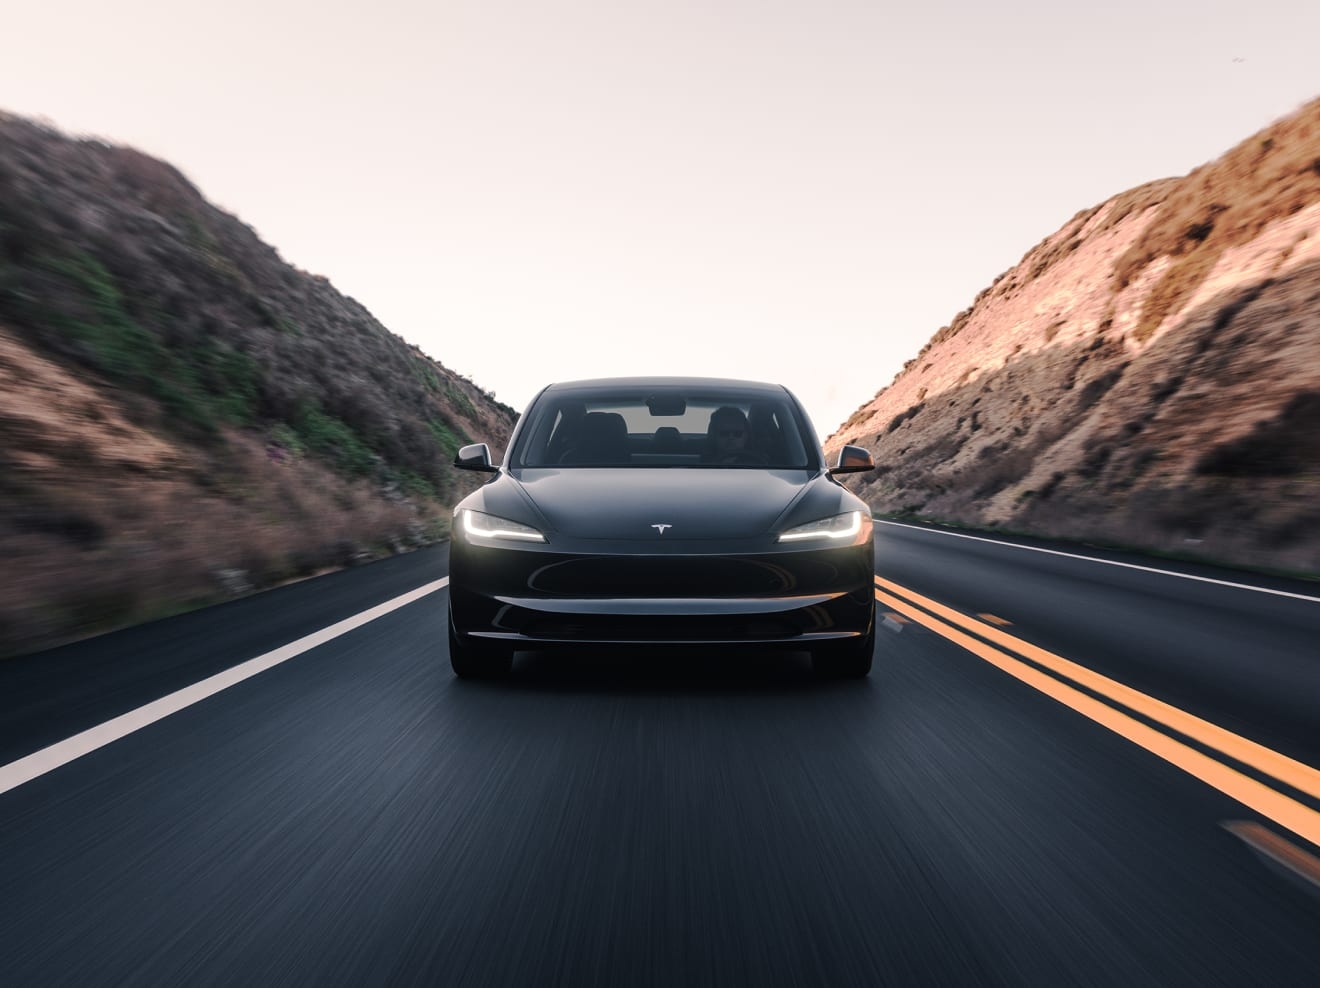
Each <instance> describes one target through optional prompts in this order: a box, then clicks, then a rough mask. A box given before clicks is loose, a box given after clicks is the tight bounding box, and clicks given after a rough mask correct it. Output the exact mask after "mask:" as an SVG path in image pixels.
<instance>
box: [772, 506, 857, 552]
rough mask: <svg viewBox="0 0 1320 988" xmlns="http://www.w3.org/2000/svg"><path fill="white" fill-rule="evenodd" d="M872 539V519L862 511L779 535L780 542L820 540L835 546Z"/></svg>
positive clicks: (850, 512)
mask: <svg viewBox="0 0 1320 988" xmlns="http://www.w3.org/2000/svg"><path fill="white" fill-rule="evenodd" d="M870 537H871V517H870V515H868V514H866V513H865V512H862V511H848V512H846V513H844V514H841V515H835V516H834V517H832V518H822V519H820V521H812V522H807V524H805V525H795V526H794V527H793V528H790V529H786V530H785V531H782V532H780V533H779V538H778V539H777V540H776V541H778V542H806V541H807V540H809V539H811V540H819V541H821V542H832V543H834V544H835V545H839V544H843V545H861V544H862V543H864V542H865V541H866V540H867V539H868V538H870Z"/></svg>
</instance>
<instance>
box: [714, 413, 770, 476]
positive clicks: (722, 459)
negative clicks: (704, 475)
mask: <svg viewBox="0 0 1320 988" xmlns="http://www.w3.org/2000/svg"><path fill="white" fill-rule="evenodd" d="M750 444H751V430H750V429H749V428H748V425H747V416H746V415H744V414H743V413H742V410H741V409H739V408H736V407H734V406H733V405H722V406H720V407H719V408H717V409H715V411H713V412H711V415H710V425H709V426H708V427H707V429H706V456H705V457H704V459H705V461H706V462H707V463H749V462H755V461H758V460H760V459H761V458H760V457H759V456H757V455H756V454H755V453H752V452H750V451H749V450H748V447H749V446H750Z"/></svg>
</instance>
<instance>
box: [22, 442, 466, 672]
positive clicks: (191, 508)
mask: <svg viewBox="0 0 1320 988" xmlns="http://www.w3.org/2000/svg"><path fill="white" fill-rule="evenodd" d="M230 438H231V442H230V449H231V452H230V455H229V456H227V457H226V459H225V461H224V462H223V463H215V464H212V469H213V470H214V472H213V473H207V474H203V475H198V476H189V475H186V474H182V473H178V472H173V473H165V474H157V475H150V476H137V475H134V474H132V473H131V472H127V471H123V470H108V471H102V472H101V473H99V474H96V475H93V474H89V473H86V472H84V473H81V474H75V475H72V476H70V477H67V478H66V479H64V480H63V481H60V480H57V479H55V478H52V477H32V476H28V477H19V478H14V477H13V476H12V475H11V476H10V478H9V481H8V482H7V483H6V485H5V486H4V487H3V488H0V540H2V541H3V544H4V546H5V552H6V564H5V567H4V569H3V571H2V572H0V655H4V654H13V653H16V652H25V651H31V650H33V649H36V648H41V647H46V646H49V645H53V644H56V643H59V642H62V641H68V640H72V639H75V638H79V637H84V636H86V635H88V634H94V633H98V632H102V631H105V630H109V629H111V628H114V627H120V626H124V625H128V624H133V623H136V622H139V621H143V620H148V619H151V618H155V617H160V616H163V615H166V614H169V613H174V612H177V611H180V610H184V609H188V608H190V607H194V606H198V605H202V604H206V603H211V602H215V601H218V600H221V599H224V598H225V597H226V596H228V595H229V594H228V593H227V592H226V590H225V588H224V584H223V581H222V579H221V576H220V573H221V571H224V570H241V571H243V574H244V579H245V581H246V582H247V583H248V584H250V586H251V587H252V588H253V589H259V588H265V587H270V586H274V585H277V584H279V583H281V582H285V581H288V580H291V579H298V578H301V577H306V576H310V575H313V574H315V573H318V572H322V571H325V570H328V569H333V568H338V567H342V566H346V565H349V564H351V563H353V562H355V561H358V560H360V559H363V558H370V557H374V556H380V555H385V554H388V553H390V552H394V551H400V550H403V549H407V548H412V547H415V546H417V545H421V544H425V543H427V542H430V541H434V540H435V539H437V538H439V537H442V536H445V535H447V534H448V529H447V524H448V522H447V516H446V513H445V512H444V509H442V508H441V507H440V506H438V505H434V504H431V503H429V502H427V503H414V502H411V501H404V500H394V499H391V498H390V497H388V496H385V495H384V494H383V493H382V491H380V490H379V489H378V488H375V487H373V486H372V485H371V484H368V483H367V482H365V481H349V480H345V479H344V478H342V477H339V476H337V475H336V474H334V473H332V472H331V471H329V470H328V469H326V468H325V467H324V466H322V465H321V464H319V463H317V462H316V461H314V460H310V459H304V458H292V459H285V460H284V461H283V462H276V461H275V460H272V459H271V457H270V456H269V455H268V453H267V451H266V448H265V446H264V444H263V443H262V442H261V441H260V439H259V438H258V437H255V436H251V435H234V436H232V437H230Z"/></svg>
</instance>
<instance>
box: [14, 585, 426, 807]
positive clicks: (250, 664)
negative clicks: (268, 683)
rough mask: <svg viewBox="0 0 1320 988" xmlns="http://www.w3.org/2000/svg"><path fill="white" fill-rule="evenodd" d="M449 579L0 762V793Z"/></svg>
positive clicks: (152, 722)
mask: <svg viewBox="0 0 1320 988" xmlns="http://www.w3.org/2000/svg"><path fill="white" fill-rule="evenodd" d="M448 583H449V577H447V576H446V577H444V578H443V579H439V580H435V581H433V582H431V583H427V584H425V585H423V586H420V587H418V588H417V589H416V590H410V591H408V593H406V594H403V595H401V596H399V597H395V598H394V599H393V600H387V601H386V602H385V603H383V604H377V605H376V606H375V607H371V608H368V609H367V610H365V611H362V612H361V613H358V614H354V615H353V616H352V617H350V618H345V619H344V620H342V621H339V622H337V623H336V624H332V625H329V626H328V627H325V628H322V629H321V630H320V631H314V632H312V633H311V634H310V635H307V636H305V637H303V638H299V639H298V640H297V641H292V642H289V643H288V644H287V645H281V646H280V647H279V648H277V649H275V650H274V651H271V652H267V653H266V654H264V655H258V656H257V657H256V658H255V659H248V660H247V661H246V662H243V663H240V664H239V665H236V666H234V667H233V668H232V669H226V670H225V671H224V672H219V673H216V674H215V675H214V676H211V677H209V678H207V679H203V680H202V681H201V682H200V683H193V685H191V686H185V687H184V688H183V689H181V690H177V691H176V692H174V693H171V694H169V695H168V696H163V697H161V698H160V699H159V700H153V701H152V702H151V703H148V704H146V705H145V706H142V707H138V708H137V709H136V710H130V711H129V712H128V713H126V714H120V715H119V716H118V717H115V718H113V719H112V720H108V721H106V722H105V723H104V724H98V725H97V726H96V727H91V728H88V729H87V730H85V731H83V732H82V733H81V734H75V735H74V736H73V737H71V738H65V739H64V740H63V741H57V742H55V743H54V744H53V745H51V746H50V747H48V748H42V749H41V750H40V751H34V752H33V753H32V754H30V755H26V756H25V757H23V758H20V759H18V760H17V761H13V762H10V763H9V764H8V765H4V766H0V794H3V793H6V792H8V791H9V790H10V789H14V788H16V787H17V786H21V785H22V784H23V783H25V782H31V781H32V780H33V779H35V778H37V777H38V776H42V775H45V774H46V773H47V772H51V771H53V770H55V769H57V768H59V767H60V766H61V765H67V764H68V763H69V762H71V761H73V760H74V759H76V758H81V757H82V756H83V755H86V754H88V753H89V752H92V751H95V750H96V749H97V748H101V747H104V746H105V745H107V744H109V743H110V742H112V741H118V740H119V739H120V738H122V737H126V736H127V735H129V734H132V733H133V732H134V731H140V730H142V728H144V727H146V726H147V725H149V724H154V723H155V722H156V721H158V720H160V719H162V718H164V717H168V716H169V715H170V714H173V713H178V712H179V711H180V710H182V709H184V708H185V707H191V706H192V705H193V704H194V703H199V702H201V701H202V700H205V699H206V698H207V697H210V696H215V694H217V693H219V692H220V691H221V690H227V689H229V687H231V686H233V685H235V684H237V683H241V682H243V680H245V679H251V678H252V677H253V676H255V675H257V673H259V672H265V671H266V670H267V669H271V668H273V667H275V666H277V665H279V664H280V663H281V662H288V661H289V660H290V659H292V658H294V657H295V656H298V655H302V653H303V652H306V651H309V650H311V649H313V648H316V647H317V646H318V645H324V644H325V643H326V642H328V641H331V640H332V639H335V638H338V637H339V636H340V635H346V634H348V633H349V632H350V631H352V630H353V629H355V628H360V627H362V626H363V625H364V624H367V623H369V622H371V621H374V620H376V618H379V617H384V616H385V615H386V614H389V613H390V612H391V611H397V610H398V609H399V608H400V607H405V606H407V605H408V604H411V603H413V602H414V601H416V600H420V599H421V598H422V597H425V596H427V595H428V594H433V593H435V592H436V591H437V590H439V589H441V588H442V587H444V586H446V585H448Z"/></svg>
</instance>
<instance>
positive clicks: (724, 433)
mask: <svg viewBox="0 0 1320 988" xmlns="http://www.w3.org/2000/svg"><path fill="white" fill-rule="evenodd" d="M719 435H720V438H721V439H741V438H742V437H743V436H744V435H745V433H744V432H743V430H742V429H721V430H720V433H719Z"/></svg>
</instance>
